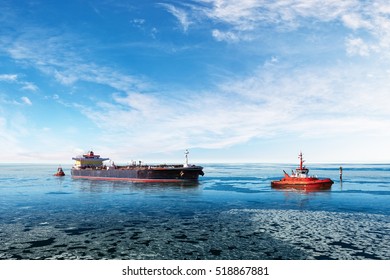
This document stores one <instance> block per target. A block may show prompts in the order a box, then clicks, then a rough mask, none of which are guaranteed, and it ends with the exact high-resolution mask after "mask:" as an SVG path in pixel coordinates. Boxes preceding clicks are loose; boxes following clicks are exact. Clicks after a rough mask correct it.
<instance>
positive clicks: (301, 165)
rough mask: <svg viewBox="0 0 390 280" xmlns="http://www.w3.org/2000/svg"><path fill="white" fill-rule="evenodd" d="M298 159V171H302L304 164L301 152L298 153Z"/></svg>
mask: <svg viewBox="0 0 390 280" xmlns="http://www.w3.org/2000/svg"><path fill="white" fill-rule="evenodd" d="M298 158H299V169H300V170H302V169H303V162H304V160H303V155H302V152H300V153H299V156H298Z"/></svg>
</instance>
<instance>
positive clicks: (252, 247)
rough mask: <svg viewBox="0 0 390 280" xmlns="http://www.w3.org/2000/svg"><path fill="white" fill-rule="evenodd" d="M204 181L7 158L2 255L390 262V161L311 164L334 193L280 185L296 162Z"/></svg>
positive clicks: (216, 169) (0, 214) (232, 167)
mask: <svg viewBox="0 0 390 280" xmlns="http://www.w3.org/2000/svg"><path fill="white" fill-rule="evenodd" d="M203 166H204V172H205V176H204V177H201V178H200V180H199V184H192V185H183V184H146V183H130V182H112V181H93V180H85V179H72V178H71V176H70V166H63V168H64V171H65V173H66V176H65V177H55V176H52V175H53V173H55V172H56V169H57V166H53V165H23V164H0V259H93V260H95V259H146V260H153V259H160V260H161V259H170V260H172V259H178V260H184V259H192V260H195V259H201V260H208V259H237V260H245V259H248V260H249V259H284V260H288V259H298V260H305V259H347V260H350V259H351V260H354V259H390V165H386V164H377V165H370V164H360V165H357V164H343V180H342V181H341V180H340V179H339V165H331V164H329V165H319V164H318V165H312V166H311V170H310V174H311V175H318V176H319V177H329V178H331V179H333V180H334V182H335V183H334V184H333V186H332V188H331V189H330V190H327V191H317V192H304V191H297V190H275V189H272V188H271V181H273V180H278V179H280V178H281V177H282V176H283V172H282V170H283V169H284V170H286V171H287V170H291V169H293V168H295V166H294V165H288V164H204V165H203Z"/></svg>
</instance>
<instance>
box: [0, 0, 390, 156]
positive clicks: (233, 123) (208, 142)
mask: <svg viewBox="0 0 390 280" xmlns="http://www.w3.org/2000/svg"><path fill="white" fill-rule="evenodd" d="M389 62H390V3H389V2H388V1H385V0H383V1H381V0H378V1H367V0H364V1H363V0H362V1H358V0H345V1H336V0H328V1H320V0H295V1H293V0H284V1H271V0H242V1H236V0H193V1H178V0H177V1H172V0H167V1H164V0H161V1H151V0H146V1H114V0H101V1H92V0H90V1H82V0H69V1H43V0H31V1H29V0H26V1H21V0H19V1H15V0H0V153H1V159H0V161H1V162H53V163H68V162H70V161H71V160H70V159H71V157H72V156H74V155H78V154H81V153H82V152H83V151H87V150H89V149H94V151H95V152H97V153H100V154H102V155H103V156H108V157H110V158H112V159H113V160H116V161H119V162H120V161H130V160H144V161H147V162H161V161H163V162H175V161H181V160H182V159H183V156H184V154H183V152H184V150H185V149H190V153H191V154H190V159H191V160H192V161H194V162H296V160H297V155H298V153H299V151H303V152H304V154H305V156H306V159H307V162H308V163H309V162H388V161H389V159H390V148H389V144H388V142H389V139H390V110H389V107H390V63H389Z"/></svg>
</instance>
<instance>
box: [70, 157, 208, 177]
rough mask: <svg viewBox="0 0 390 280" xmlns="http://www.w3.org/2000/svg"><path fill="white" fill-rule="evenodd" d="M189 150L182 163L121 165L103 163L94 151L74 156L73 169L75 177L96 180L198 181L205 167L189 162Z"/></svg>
mask: <svg viewBox="0 0 390 280" xmlns="http://www.w3.org/2000/svg"><path fill="white" fill-rule="evenodd" d="M188 154H189V152H188V150H186V152H185V164H180V165H167V164H160V165H145V164H142V162H141V161H139V162H138V163H137V162H133V163H132V164H130V165H124V166H119V165H115V164H114V163H113V162H112V163H111V164H110V166H106V165H103V161H106V160H109V158H102V157H100V155H96V154H94V152H93V151H89V152H88V153H86V154H84V155H82V156H78V157H74V158H72V159H73V160H75V161H76V163H75V165H74V166H73V167H72V169H71V174H72V177H73V178H82V179H94V180H118V181H131V182H144V183H145V182H156V183H164V182H169V183H176V182H197V181H198V178H199V175H201V176H203V175H204V173H203V167H202V166H197V165H190V164H188Z"/></svg>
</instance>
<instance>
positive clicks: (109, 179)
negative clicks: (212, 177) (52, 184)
mask: <svg viewBox="0 0 390 280" xmlns="http://www.w3.org/2000/svg"><path fill="white" fill-rule="evenodd" d="M72 178H74V179H89V180H104V181H126V182H135V183H137V182H138V183H180V182H188V181H196V180H191V179H138V178H113V177H91V176H72Z"/></svg>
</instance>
